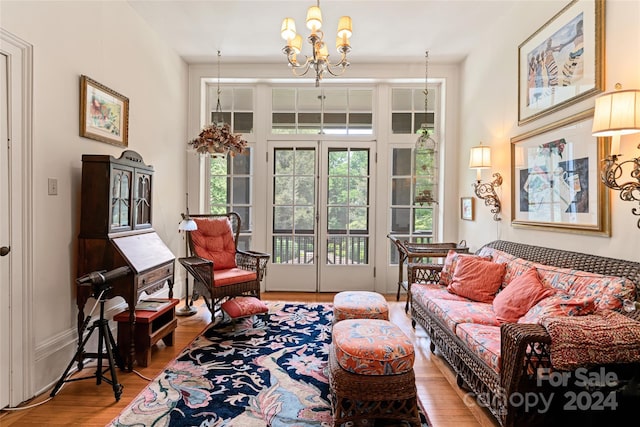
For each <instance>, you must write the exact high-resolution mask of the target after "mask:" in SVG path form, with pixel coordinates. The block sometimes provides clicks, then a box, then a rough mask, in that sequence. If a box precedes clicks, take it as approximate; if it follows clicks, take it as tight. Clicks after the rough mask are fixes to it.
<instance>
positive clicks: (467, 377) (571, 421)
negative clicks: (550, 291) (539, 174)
mask: <svg viewBox="0 0 640 427" xmlns="http://www.w3.org/2000/svg"><path fill="white" fill-rule="evenodd" d="M495 251H500V252H502V253H505V254H509V255H510V256H511V255H512V256H513V257H514V258H516V257H517V258H518V259H519V260H524V261H523V262H532V263H538V264H536V265H539V264H544V265H545V266H550V267H552V268H555V267H557V268H561V269H571V270H578V273H582V272H590V273H596V274H602V275H607V276H619V277H623V278H627V279H629V280H630V281H631V282H633V283H632V284H629V282H626V283H627V285H628V286H630V287H631V289H632V290H634V289H633V288H634V285H635V288H636V289H635V290H636V292H635V296H636V298H640V297H638V296H639V295H640V263H637V262H632V261H626V260H620V259H613V258H607V257H601V256H595V255H590V254H584V253H577V252H570V251H564V250H558V249H551V248H545V247H540V246H532V245H526V244H521V243H515V242H509V241H503V240H497V241H494V242H491V243H488V244H486V245H485V246H483V247H482V248H480V249H479V250H478V251H477V252H476V254H488V253H492V252H495ZM436 287H437V285H435V284H428V283H427V284H424V283H420V284H413V285H412V287H411V292H412V296H411V300H412V304H411V316H412V321H413V324H414V326H415V324H416V323H418V324H420V325H421V326H422V327H423V328H424V329H425V330H426V332H427V334H428V335H429V337H430V340H431V344H430V345H431V351H432V352H435V350H436V348H437V349H438V351H439V354H441V355H442V356H443V357H444V358H445V359H446V360H447V362H448V363H449V364H450V365H451V367H452V368H453V370H454V371H455V373H456V378H457V383H458V386H460V387H463V388H464V389H467V390H468V391H469V392H470V394H469V395H468V396H471V397H472V398H473V400H474V401H475V402H477V403H478V404H480V405H481V406H485V407H486V408H487V409H488V410H489V411H490V412H491V414H492V415H493V416H494V417H495V418H496V419H497V420H498V422H499V423H500V425H502V426H523V425H544V426H548V425H562V424H564V425H578V423H580V424H579V425H581V426H584V425H596V424H595V423H596V422H598V423H600V424H601V425H613V424H611V423H612V420H613V419H614V418H618V417H624V416H628V415H629V412H633V411H634V410H635V412H633V413H634V414H635V415H634V416H635V417H637V414H638V413H637V409H634V405H635V408H638V407H640V406H639V405H640V396H638V395H639V394H640V388H639V387H638V382H640V364H638V363H613V364H607V365H606V366H589V367H588V368H589V370H588V371H586V373H585V371H581V372H580V376H579V378H584V377H588V378H591V376H590V375H592V373H594V372H595V374H593V375H595V377H594V378H596V379H601V378H600V377H602V376H603V375H602V374H604V373H605V372H606V373H609V372H612V373H614V374H615V378H616V379H617V381H615V382H613V383H607V384H604V385H602V384H601V383H598V382H597V381H594V382H593V383H588V384H587V386H586V387H585V383H584V381H583V382H582V383H579V382H578V383H576V382H575V381H567V382H566V383H561V384H558V383H553V384H552V383H551V382H550V381H540V373H541V372H552V373H554V374H556V373H562V372H561V371H558V370H557V369H554V368H553V366H552V363H551V349H550V347H551V338H550V335H549V334H548V333H547V329H545V328H544V327H543V326H541V325H540V324H529V323H502V324H498V326H497V327H495V326H494V327H493V329H492V331H493V332H494V333H496V334H497V336H495V337H494V338H487V337H486V336H485V337H480V338H479V339H478V340H477V341H475V342H476V343H479V345H478V346H475V347H480V348H481V347H482V342H483V341H482V340H483V339H485V340H489V339H494V346H497V348H498V349H499V355H498V356H497V358H495V359H496V360H497V361H496V362H495V363H494V364H493V366H492V363H491V362H488V361H487V360H489V359H488V358H487V355H486V354H484V353H483V350H479V349H478V348H475V347H474V346H471V345H469V344H467V343H468V342H469V340H468V339H467V340H465V339H463V338H461V336H460V333H458V334H456V332H455V328H456V327H457V328H459V325H456V326H455V327H453V328H452V326H451V322H450V321H449V320H446V321H445V320H443V314H442V313H443V311H442V310H440V313H438V310H439V309H435V308H434V305H433V304H432V301H431V302H430V301H429V298H428V296H429V292H431V291H433V292H440V293H441V294H442V292H443V289H435V288H436ZM440 288H442V286H440ZM444 289H445V290H446V288H444ZM451 305H452V304H450V306H451ZM445 311H446V310H445ZM620 312H622V313H624V314H625V315H627V316H630V317H631V318H633V319H634V320H636V321H638V320H640V311H639V310H636V311H635V312H632V313H626V312H624V311H623V310H620ZM450 314H451V313H449V314H447V315H450ZM453 317H455V316H453ZM625 319H626V318H625ZM631 323H633V322H631ZM483 328H484V330H487V329H491V328H490V327H483ZM472 347H474V348H472ZM540 368H543V369H547V370H546V371H545V370H541V369H540ZM548 369H551V371H549V370H548ZM564 374H565V375H566V377H565V378H569V379H575V378H576V374H578V371H569V372H567V371H564ZM557 378H561V377H557ZM596 383H597V384H596ZM581 392H582V394H580V393H581ZM598 392H600V393H602V396H605V397H606V396H609V398H610V400H611V399H613V403H614V404H613V405H612V404H611V401H610V402H609V405H604V409H605V410H600V411H590V409H601V408H596V407H594V406H593V405H592V404H595V403H596V402H595V401H596V399H597V398H598V397H599V396H600V394H597V393H598ZM612 393H613V395H612ZM545 396H546V399H548V401H549V402H550V404H549V406H548V407H542V406H540V405H533V402H532V398H534V397H535V398H538V397H541V398H545ZM571 396H573V397H578V398H581V399H582V400H580V399H576V401H578V404H577V406H576V403H575V401H574V402H573V405H574V406H575V407H576V408H577V409H579V410H578V411H567V406H566V405H567V399H568V398H570V397H571ZM516 397H517V398H516ZM549 397H552V398H553V400H551V399H549ZM519 399H520V400H519ZM524 399H528V400H526V401H525V400H524ZM585 399H587V400H586V401H585ZM525 402H526V403H525ZM585 402H586V403H585ZM569 404H571V402H569ZM572 408H573V407H571V406H570V407H569V409H572ZM608 409H612V410H608ZM625 414H626V415H625ZM580 418H582V421H579V419H580ZM603 420H606V422H604V421H603Z"/></svg>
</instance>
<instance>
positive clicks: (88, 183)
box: [77, 150, 175, 370]
mask: <svg viewBox="0 0 640 427" xmlns="http://www.w3.org/2000/svg"><path fill="white" fill-rule="evenodd" d="M152 185H153V167H152V166H149V165H145V164H144V162H143V160H142V157H141V156H140V155H139V154H138V153H136V152H135V151H131V150H126V151H124V152H123V153H122V155H121V156H120V158H117V159H116V158H114V157H113V156H109V155H87V154H85V155H83V156H82V191H81V199H82V200H81V212H80V234H79V236H78V277H82V276H84V275H86V274H89V273H92V272H94V271H109V270H113V269H116V268H119V267H129V268H130V271H131V272H130V274H127V275H126V276H123V277H120V278H116V279H114V280H113V281H112V282H111V290H109V294H108V295H107V297H108V298H112V297H116V296H121V297H122V298H124V299H125V301H126V302H127V304H128V305H129V323H130V327H131V334H130V335H129V336H130V337H133V336H134V333H133V332H134V327H135V306H136V303H137V301H138V299H139V297H140V295H141V294H142V293H143V292H147V293H152V292H155V291H157V290H159V289H161V288H162V287H163V286H164V284H165V283H167V284H168V285H169V298H172V297H173V282H174V263H175V256H174V255H173V253H172V252H171V251H170V250H169V248H168V247H167V246H166V245H165V244H164V242H163V241H162V239H160V237H159V236H158V235H157V234H156V232H155V231H154V229H153V228H152V224H151V212H152V209H151V208H152V201H151V189H152ZM91 296H92V289H91V288H90V287H87V286H77V305H78V332H79V334H80V333H82V324H83V323H84V319H85V314H84V307H85V304H86V302H87V300H88V299H89V298H90V297H91ZM80 341H82V337H80ZM119 345H120V346H123V345H129V347H130V352H129V357H127V358H126V364H127V368H128V369H129V370H131V369H132V367H133V360H134V355H135V348H134V342H133V340H131V342H130V343H119ZM80 363H81V362H80Z"/></svg>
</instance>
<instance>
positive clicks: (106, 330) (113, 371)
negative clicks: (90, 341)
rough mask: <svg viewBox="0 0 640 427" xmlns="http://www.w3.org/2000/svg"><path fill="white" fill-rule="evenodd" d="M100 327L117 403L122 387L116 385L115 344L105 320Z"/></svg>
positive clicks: (118, 384)
mask: <svg viewBox="0 0 640 427" xmlns="http://www.w3.org/2000/svg"><path fill="white" fill-rule="evenodd" d="M101 327H102V330H101V335H102V338H103V339H104V341H105V346H106V347H107V357H109V370H110V371H111V385H112V386H113V395H114V396H115V398H116V402H118V401H119V400H120V396H121V395H122V388H123V387H122V385H121V384H120V383H118V376H117V374H116V365H115V363H114V359H113V356H114V354H113V350H114V349H115V348H116V347H115V345H113V344H115V342H114V340H113V336H112V335H111V330H110V329H109V323H108V322H107V321H106V320H105V321H104V322H103V323H102V325H101ZM116 353H117V350H116ZM100 377H101V378H102V371H100Z"/></svg>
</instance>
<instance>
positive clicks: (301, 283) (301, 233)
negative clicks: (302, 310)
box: [265, 141, 374, 292]
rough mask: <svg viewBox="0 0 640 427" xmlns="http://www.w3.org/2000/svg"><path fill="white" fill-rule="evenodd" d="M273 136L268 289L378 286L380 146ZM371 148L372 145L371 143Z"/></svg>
mask: <svg viewBox="0 0 640 427" xmlns="http://www.w3.org/2000/svg"><path fill="white" fill-rule="evenodd" d="M351 145H357V147H351V146H349V145H348V144H345V143H339V142H328V141H324V142H320V143H318V142H270V143H269V153H270V155H269V158H270V165H269V169H270V170H271V171H272V177H271V180H270V195H271V198H272V207H271V209H270V224H271V239H270V241H271V248H270V250H271V252H270V253H271V254H272V257H271V264H270V265H269V274H268V275H267V277H266V281H265V288H266V290H267V291H303V292H304V291H307V292H338V291H341V290H356V289H360V290H373V289H374V283H373V266H372V265H371V263H370V259H371V248H372V242H371V239H372V237H371V235H370V230H371V224H372V223H373V220H372V213H371V210H370V207H371V205H372V200H371V196H372V192H371V188H373V186H372V177H371V152H372V146H373V144H372V143H371V144H369V143H362V142H360V143H358V144H351ZM363 146H364V147H363Z"/></svg>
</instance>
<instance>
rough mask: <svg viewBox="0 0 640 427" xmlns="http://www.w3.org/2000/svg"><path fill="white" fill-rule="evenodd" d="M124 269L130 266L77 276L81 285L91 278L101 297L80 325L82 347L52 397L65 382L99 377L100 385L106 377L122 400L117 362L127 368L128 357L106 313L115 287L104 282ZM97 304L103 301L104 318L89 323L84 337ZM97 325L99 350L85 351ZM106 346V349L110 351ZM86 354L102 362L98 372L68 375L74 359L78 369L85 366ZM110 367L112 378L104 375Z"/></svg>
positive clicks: (101, 303) (98, 297) (95, 289)
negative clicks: (69, 377) (123, 353)
mask: <svg viewBox="0 0 640 427" xmlns="http://www.w3.org/2000/svg"><path fill="white" fill-rule="evenodd" d="M122 273H125V274H126V273H128V270H127V271H125V270H124V269H120V271H117V270H113V271H112V272H109V273H106V274H104V275H103V274H102V273H97V272H94V273H91V274H90V275H87V276H84V277H82V278H80V279H78V280H77V282H78V284H80V285H85V284H86V283H87V282H91V283H92V284H93V287H94V297H95V295H96V294H98V293H99V296H97V297H96V299H97V301H96V304H95V305H94V306H93V308H92V309H91V313H89V316H88V317H87V318H86V319H85V321H84V323H83V324H82V328H81V329H80V335H79V338H78V339H79V340H81V342H80V341H79V343H80V344H78V351H77V352H76V354H75V355H74V356H73V358H72V359H71V361H70V362H69V365H68V366H67V369H65V371H64V373H63V374H62V376H61V377H60V379H59V380H58V383H57V384H56V386H55V387H54V388H53V390H52V391H51V394H50V396H51V397H54V396H55V395H56V393H58V391H59V390H60V388H61V387H62V385H63V384H64V383H67V382H73V381H80V380H86V379H90V378H96V385H100V384H101V383H102V381H103V380H104V381H105V382H106V383H108V384H111V385H112V386H113V394H114V396H115V398H116V402H117V401H119V400H120V396H121V395H122V388H123V387H122V385H121V384H120V383H118V377H117V375H116V366H117V367H118V368H120V369H123V368H124V361H123V360H122V357H121V356H120V352H119V351H118V346H117V345H116V341H115V339H114V338H113V334H111V329H109V321H108V320H107V319H105V317H104V303H105V302H106V300H107V298H106V297H105V293H106V292H107V291H109V290H110V289H111V287H107V286H104V285H103V284H104V283H105V282H106V281H108V280H111V279H112V278H115V277H117V276H119V275H122ZM97 304H100V318H99V319H97V320H95V321H94V322H93V324H91V326H90V327H89V333H88V334H87V335H86V336H85V337H84V339H83V338H82V335H83V333H84V330H85V328H86V327H87V325H88V324H89V321H90V320H91V315H92V314H93V311H94V310H95V309H96V305H97ZM96 329H97V330H98V352H97V353H85V351H84V348H85V345H86V344H87V342H88V341H89V338H91V335H92V334H93V332H94V331H95V330H96ZM103 350H106V353H105V352H104V351H103ZM85 357H91V358H97V361H98V366H97V367H96V372H95V374H94V375H91V376H85V377H81V378H71V379H66V378H67V375H68V374H69V371H70V370H71V367H72V366H73V363H74V362H78V369H82V365H81V364H82V360H83V359H84V358H85ZM105 357H106V358H107V360H108V362H109V366H108V367H105V368H104V369H103V364H102V360H103V359H104V358H105ZM107 371H110V372H111V378H110V379H109V378H107V377H106V376H105V375H104V374H105V373H106V372H107Z"/></svg>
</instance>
